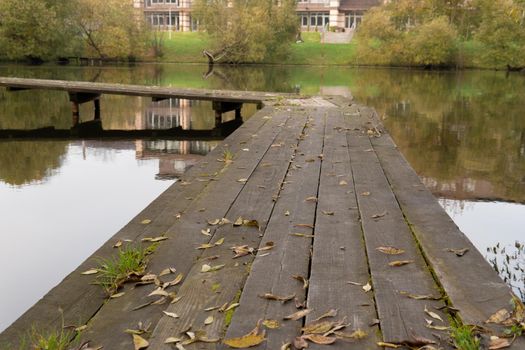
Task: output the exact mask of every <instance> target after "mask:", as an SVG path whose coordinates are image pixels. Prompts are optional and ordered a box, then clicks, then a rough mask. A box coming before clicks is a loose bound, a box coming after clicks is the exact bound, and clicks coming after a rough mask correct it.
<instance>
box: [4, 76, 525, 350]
mask: <svg viewBox="0 0 525 350" xmlns="http://www.w3.org/2000/svg"><path fill="white" fill-rule="evenodd" d="M0 82H1V81H0ZM214 93H215V92H214ZM212 94H213V93H210V95H208V94H207V93H205V94H204V95H200V97H209V96H212ZM221 94H223V96H225V97H224V98H225V99H227V98H229V97H227V96H226V95H227V93H221ZM213 96H218V95H213ZM221 96H222V95H221ZM181 97H182V96H181ZM186 97H187V96H186ZM274 97H275V98H274ZM239 98H240V97H239ZM257 98H258V99H259V100H257V101H256V102H257V103H260V104H263V105H264V107H263V108H262V109H261V110H260V111H258V112H257V113H256V114H255V115H254V116H253V117H252V118H250V119H249V120H248V121H247V122H246V123H244V124H243V125H242V126H241V127H240V128H239V129H237V130H236V131H235V132H234V133H233V134H232V135H230V136H229V137H228V138H226V139H225V140H224V142H223V144H222V145H221V147H218V148H217V149H215V150H214V151H212V152H211V153H209V154H208V155H207V156H206V157H205V158H204V159H203V160H202V161H201V162H199V163H198V164H197V165H195V166H194V167H193V168H191V169H190V170H189V171H188V172H187V173H186V174H185V175H184V176H183V179H181V181H179V182H177V183H175V184H174V185H173V186H171V187H170V188H169V189H168V190H167V191H166V192H164V193H163V194H162V195H161V196H160V197H159V198H158V199H156V200H155V201H154V202H153V203H151V204H150V205H149V206H148V207H147V208H146V209H144V211H143V212H141V213H140V214H139V215H137V217H136V218H134V219H133V220H132V221H131V222H130V223H129V224H127V225H126V226H125V227H124V228H122V229H121V230H120V231H119V232H118V233H117V234H116V235H115V236H114V237H112V238H111V239H110V240H109V241H108V242H107V243H106V244H105V245H104V246H103V247H101V248H100V249H99V250H98V251H97V252H95V253H94V254H93V256H92V257H90V258H89V259H87V260H86V261H85V262H84V263H83V264H82V265H81V266H79V267H78V269H77V270H76V271H74V272H72V273H71V274H70V275H69V276H67V277H66V278H65V279H64V281H63V282H62V283H60V284H59V285H58V286H57V287H55V288H54V289H53V290H51V291H50V292H49V294H47V295H46V296H45V297H44V298H43V299H42V300H41V301H39V302H38V303H37V304H36V305H35V306H34V307H33V308H31V309H30V310H29V311H27V312H26V313H25V314H24V315H23V316H22V317H21V318H20V319H18V320H17V321H16V322H15V323H14V324H13V325H12V326H11V327H10V328H8V329H7V330H6V331H5V332H3V333H2V334H1V335H0V344H18V342H19V337H20V336H21V335H23V334H24V332H26V331H27V330H30V329H31V328H32V327H33V328H35V329H50V328H57V327H60V326H61V324H62V322H64V324H65V325H67V326H73V328H76V327H80V328H78V329H79V333H80V339H81V343H82V342H87V341H89V344H90V346H91V347H92V348H95V349H97V348H98V347H100V346H102V347H103V349H134V345H133V341H134V339H135V341H137V342H140V341H142V340H145V341H147V342H148V344H149V346H148V347H147V349H188V350H192V349H210V350H211V349H228V348H229V346H228V345H227V344H228V343H229V344H232V339H234V340H233V341H235V339H236V338H240V337H243V336H245V335H247V334H251V335H250V336H248V337H244V338H241V339H240V340H239V341H241V342H242V341H244V342H245V344H244V345H248V343H250V344H251V345H254V347H253V349H268V350H277V349H294V348H303V347H304V343H305V342H306V343H308V344H309V347H308V349H325V348H326V349H332V350H336V349H356V350H357V349H359V350H366V349H379V348H384V347H398V348H401V349H411V348H412V349H427V350H429V349H453V348H454V347H453V346H452V345H451V344H452V340H451V333H452V331H451V328H450V327H451V326H452V325H453V323H457V324H464V325H476V326H477V328H476V329H475V330H474V333H477V334H479V335H480V337H481V342H482V344H481V347H480V348H481V349H484V348H487V349H488V347H489V343H490V342H492V345H493V346H494V344H497V343H496V342H500V344H504V342H506V341H508V342H509V343H510V342H511V341H513V345H512V346H511V347H510V348H511V349H523V348H524V347H525V345H524V344H525V343H524V341H523V338H521V337H515V338H509V339H504V338H498V339H496V338H494V337H495V336H500V337H502V336H503V334H504V333H503V331H504V329H506V328H508V327H510V324H511V323H512V322H515V323H516V322H517V323H519V322H522V320H521V318H523V317H524V316H523V314H522V313H523V310H521V307H520V304H518V305H517V306H515V308H514V309H513V307H512V306H511V304H510V303H509V301H510V300H511V298H512V296H511V291H510V289H509V287H507V285H506V284H505V283H503V281H502V280H501V279H500V278H499V277H498V275H497V274H496V272H494V271H493V269H492V268H491V267H490V266H489V264H488V263H487V262H486V261H485V259H484V258H483V256H482V255H481V254H480V253H479V252H478V251H477V250H476V248H475V247H474V246H473V245H472V243H471V242H470V241H469V240H468V239H467V238H466V237H465V235H464V234H463V233H461V232H460V231H459V229H458V228H457V226H456V225H455V224H454V222H453V221H452V220H451V219H450V217H449V216H448V215H447V214H446V212H445V211H444V210H443V209H442V208H441V207H440V206H439V204H438V202H437V201H436V199H435V198H434V197H433V196H432V194H431V193H430V192H429V191H428V190H427V189H426V188H425V187H424V185H423V184H422V182H421V181H420V180H419V178H418V176H417V175H416V173H415V172H414V170H413V169H412V168H411V167H410V165H409V164H408V163H407V161H406V160H405V158H404V157H403V156H402V155H401V153H400V152H399V151H398V149H397V147H396V146H395V144H394V142H393V140H392V139H391V137H390V136H389V134H388V133H387V131H386V130H384V128H383V126H382V125H381V123H380V121H379V119H378V117H377V115H376V114H375V111H374V110H373V109H371V108H368V107H365V106H360V105H358V104H356V103H355V102H353V101H350V100H346V99H343V98H341V97H312V98H302V99H293V98H284V99H276V96H275V95H266V94H260V95H259V96H258V97H257ZM225 155H228V156H227V157H225ZM108 215H111V213H108ZM99 219H101V220H103V218H99ZM151 238H153V239H151ZM155 238H157V239H155ZM151 241H158V242H157V245H158V247H157V248H156V250H155V252H154V253H153V254H151V255H150V256H149V260H148V266H147V269H146V271H144V274H145V275H149V276H148V277H147V278H146V279H145V280H146V282H148V281H149V282H156V283H151V284H146V285H141V284H140V283H136V282H130V283H127V284H125V285H124V287H123V288H122V289H120V290H119V291H118V292H119V293H118V294H116V296H117V297H115V298H109V297H108V296H107V295H106V294H105V292H104V291H103V290H102V288H101V287H100V286H99V285H94V284H93V282H94V280H95V279H96V278H97V275H96V274H94V275H83V274H82V273H83V272H85V271H89V270H92V269H94V268H97V266H98V264H99V259H100V257H110V256H115V255H116V253H117V251H118V249H121V248H115V246H116V245H117V246H118V245H119V244H120V243H123V244H124V245H125V244H128V243H126V242H132V243H130V244H143V245H148V244H149V243H148V242H151ZM119 242H120V243H119ZM236 255H237V256H238V257H237V258H235V256H236ZM170 268H171V269H172V270H169V269H170ZM161 271H164V273H165V274H166V275H163V276H160V275H161ZM152 274H153V275H155V276H152ZM179 275H180V277H178V278H177V276H179ZM177 280H178V281H177ZM159 281H160V282H159ZM170 281H171V282H172V283H167V282H170ZM166 283H167V284H166ZM122 293H124V294H122ZM275 299H278V300H275ZM59 308H60V309H61V310H62V314H61V313H59V312H58V310H59ZM502 309H506V310H507V312H508V314H505V313H504V312H502V311H501V310H502ZM335 310H337V311H335ZM298 313H300V314H298ZM497 313H498V314H499V315H500V316H501V317H499V319H497V320H496V323H487V321H488V320H489V319H490V318H491V317H492V318H493V320H494V316H493V315H495V314H497ZM502 315H503V316H502ZM505 315H508V316H505ZM287 316H290V317H287ZM320 317H322V319H321V321H319V320H318V319H319V318H320ZM285 318H291V319H288V320H287V319H285ZM502 319H504V320H503V321H502ZM501 323H505V324H506V326H504V325H502V324H501ZM257 325H259V326H258V333H257V334H255V332H252V333H250V332H251V331H252V330H254V329H255V328H256V327H257ZM303 327H304V328H303ZM263 333H264V340H263V337H262V334H263ZM133 334H134V335H133ZM323 334H324V336H323ZM491 336H492V337H493V338H492V339H490V337H491ZM139 337H140V338H139ZM332 342H333V343H332ZM258 343H260V344H258ZM317 343H331V344H330V345H320V344H317ZM286 344H292V345H290V346H287V345H286ZM4 346H7V347H6V348H7V349H9V347H8V345H4ZM294 346H295V347H294ZM0 348H1V349H4V348H3V347H2V345H0Z"/></svg>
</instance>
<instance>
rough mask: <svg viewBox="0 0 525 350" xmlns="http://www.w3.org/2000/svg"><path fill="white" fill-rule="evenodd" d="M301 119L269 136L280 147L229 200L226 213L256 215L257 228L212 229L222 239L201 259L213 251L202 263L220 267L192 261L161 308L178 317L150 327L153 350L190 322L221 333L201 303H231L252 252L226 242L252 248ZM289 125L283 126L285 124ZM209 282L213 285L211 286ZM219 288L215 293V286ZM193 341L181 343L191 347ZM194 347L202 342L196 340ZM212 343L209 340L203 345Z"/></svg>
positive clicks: (220, 320)
mask: <svg viewBox="0 0 525 350" xmlns="http://www.w3.org/2000/svg"><path fill="white" fill-rule="evenodd" d="M305 121H306V118H305V117H304V116H302V117H301V116H295V115H294V116H293V117H292V118H290V123H289V125H287V126H286V127H284V128H283V131H282V132H281V134H280V135H279V136H278V138H277V139H276V140H275V142H274V145H275V144H280V145H282V147H270V149H269V150H268V152H267V153H266V154H265V156H264V157H263V159H262V161H261V163H260V164H259V166H258V167H257V169H256V170H255V171H254V173H253V174H252V175H251V176H250V177H249V179H248V181H247V183H246V186H245V187H244V188H243V191H242V192H241V193H240V194H239V197H238V198H237V199H236V200H235V202H234V203H233V204H232V207H231V209H230V210H229V211H228V214H227V216H228V217H229V218H231V219H232V221H233V220H236V219H237V218H239V217H242V218H245V219H249V220H257V221H258V222H259V224H260V232H259V231H258V230H257V229H256V228H254V227H245V226H241V227H233V226H232V225H224V226H221V227H219V228H217V230H216V231H215V233H214V240H217V239H220V238H224V239H225V242H224V244H222V245H220V246H218V247H215V248H212V249H209V250H207V251H205V252H204V253H203V255H202V259H205V258H207V257H209V256H218V257H217V259H215V260H213V261H211V262H208V264H211V265H214V266H217V265H225V266H224V268H222V269H220V270H219V271H215V272H208V273H202V272H201V269H202V266H203V265H204V264H205V262H204V261H202V259H201V262H198V263H197V264H195V265H194V266H193V267H192V268H191V270H190V271H189V273H188V277H187V279H186V280H185V282H184V283H183V284H182V286H181V288H180V290H179V296H181V297H182V300H181V301H180V302H178V303H176V304H174V305H170V306H169V307H168V308H167V311H169V312H174V313H176V314H178V315H179V316H180V319H179V320H173V319H171V318H169V317H162V318H161V320H160V321H159V323H158V325H157V327H156V328H155V330H154V332H153V335H152V338H151V341H150V343H151V346H153V347H154V348H158V349H163V348H166V349H169V348H170V347H169V346H167V345H164V340H165V339H166V338H168V337H170V336H174V335H177V334H180V333H181V332H182V331H183V330H184V329H185V328H187V327H189V326H192V327H193V328H192V329H194V330H198V329H204V330H205V331H206V332H207V334H208V336H209V337H211V338H217V337H222V334H223V331H224V329H223V325H224V318H225V314H224V313H219V312H217V311H216V310H215V311H213V312H212V313H211V314H210V313H209V312H206V311H205V310H204V309H205V308H207V307H213V306H221V305H223V304H225V303H232V302H233V301H235V300H236V298H238V296H240V291H241V290H242V287H243V285H244V281H245V278H246V275H247V274H248V273H249V266H250V265H251V262H252V261H253V256H250V255H248V256H245V257H242V258H239V259H236V260H233V259H232V256H233V254H232V251H231V247H232V246H237V245H248V246H250V247H257V246H259V244H260V241H261V238H262V233H261V232H264V230H265V229H266V223H267V222H268V219H269V217H270V215H271V213H272V210H273V207H274V205H275V202H274V198H275V197H274V196H275V195H278V193H279V191H280V188H281V185H282V181H283V179H284V177H285V175H286V172H287V170H288V165H289V162H290V160H291V157H292V154H293V153H294V147H291V146H293V145H295V144H296V143H297V141H296V138H297V137H298V136H299V135H300V133H301V131H302V129H303V126H304V123H305ZM288 126H289V127H288ZM214 286H215V287H214ZM217 288H218V289H219V291H220V292H219V293H217V292H216V289H217ZM210 315H213V316H214V322H213V323H212V324H211V325H209V326H207V327H205V326H204V320H205V319H206V318H207V317H208V316H210ZM194 346H197V345H193V346H187V347H186V348H187V349H194V348H195V347H194ZM198 346H199V348H202V347H203V346H205V344H199V345H198ZM209 346H215V344H209Z"/></svg>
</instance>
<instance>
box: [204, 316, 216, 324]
mask: <svg viewBox="0 0 525 350" xmlns="http://www.w3.org/2000/svg"><path fill="white" fill-rule="evenodd" d="M214 320H215V319H214V318H213V316H208V317H206V319H205V320H204V324H205V325H206V326H208V325H210V324H212V323H213V321H214Z"/></svg>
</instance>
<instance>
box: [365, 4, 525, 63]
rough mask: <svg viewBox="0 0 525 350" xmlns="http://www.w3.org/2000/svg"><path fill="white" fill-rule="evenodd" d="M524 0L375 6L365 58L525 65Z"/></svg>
mask: <svg viewBox="0 0 525 350" xmlns="http://www.w3.org/2000/svg"><path fill="white" fill-rule="evenodd" d="M524 22H525V2H524V1H523V0H475V1H469V2H466V1H462V0H452V1H451V0H399V1H393V2H389V3H388V4H386V5H383V6H381V7H378V8H375V9H373V10H371V11H369V12H368V13H367V14H366V15H365V17H364V19H363V24H362V25H361V27H360V28H359V29H358V31H357V36H356V37H357V39H358V57H359V62H366V63H367V64H377V65H417V66H443V65H445V66H450V65H456V66H484V67H493V68H506V67H507V66H511V67H525V55H523V52H524V51H525V23H524Z"/></svg>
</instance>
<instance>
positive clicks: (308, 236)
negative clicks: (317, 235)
mask: <svg viewBox="0 0 525 350" xmlns="http://www.w3.org/2000/svg"><path fill="white" fill-rule="evenodd" d="M290 235H291V236H296V237H304V238H314V235H307V234H305V233H290Z"/></svg>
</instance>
